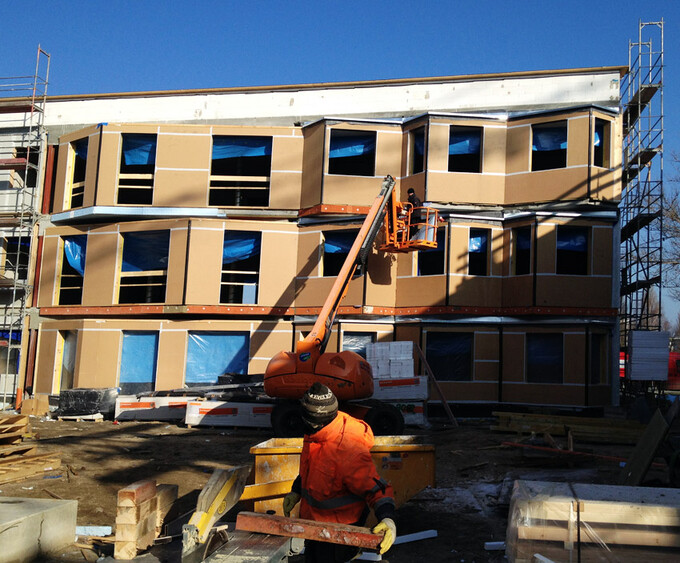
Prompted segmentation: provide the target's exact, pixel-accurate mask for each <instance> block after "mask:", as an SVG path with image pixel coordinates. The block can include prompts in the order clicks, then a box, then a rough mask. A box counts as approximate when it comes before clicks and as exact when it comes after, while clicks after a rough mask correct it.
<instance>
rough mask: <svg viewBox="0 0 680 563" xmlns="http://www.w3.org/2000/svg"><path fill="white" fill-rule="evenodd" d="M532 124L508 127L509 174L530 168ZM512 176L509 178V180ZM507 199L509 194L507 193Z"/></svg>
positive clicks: (507, 153)
mask: <svg viewBox="0 0 680 563" xmlns="http://www.w3.org/2000/svg"><path fill="white" fill-rule="evenodd" d="M530 144H531V126H530V125H524V126H516V125H514V126H512V127H508V135H507V146H506V159H507V165H506V170H507V173H508V174H517V173H518V172H527V171H529V170H530V167H531V166H530V155H529V150H530V148H531V147H530ZM509 180H510V178H508V182H509ZM506 199H507V194H506Z"/></svg>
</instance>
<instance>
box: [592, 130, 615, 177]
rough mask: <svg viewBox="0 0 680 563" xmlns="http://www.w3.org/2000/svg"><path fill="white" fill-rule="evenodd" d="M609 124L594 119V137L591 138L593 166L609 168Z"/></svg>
mask: <svg viewBox="0 0 680 563" xmlns="http://www.w3.org/2000/svg"><path fill="white" fill-rule="evenodd" d="M610 131H611V123H610V122H609V121H605V120H604V119H597V118H596V119H595V136H594V137H593V165H594V166H599V167H601V168H610V167H611V161H610V155H609V148H610V146H611V137H610Z"/></svg>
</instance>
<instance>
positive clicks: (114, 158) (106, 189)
mask: <svg viewBox="0 0 680 563" xmlns="http://www.w3.org/2000/svg"><path fill="white" fill-rule="evenodd" d="M121 149H122V146H121V137H120V135H118V134H117V133H110V132H108V127H104V128H103V134H102V148H101V155H100V158H99V183H98V184H97V195H96V197H97V201H96V204H97V205H115V204H116V197H117V193H118V171H119V170H120V158H121V157H120V151H121Z"/></svg>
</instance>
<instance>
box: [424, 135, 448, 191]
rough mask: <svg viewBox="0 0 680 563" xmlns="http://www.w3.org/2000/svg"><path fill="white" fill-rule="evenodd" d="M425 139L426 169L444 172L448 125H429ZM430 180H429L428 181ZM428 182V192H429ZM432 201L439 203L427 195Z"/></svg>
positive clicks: (446, 157)
mask: <svg viewBox="0 0 680 563" xmlns="http://www.w3.org/2000/svg"><path fill="white" fill-rule="evenodd" d="M428 129H429V135H428V139H427V168H428V170H438V171H444V170H448V169H449V131H450V125H449V124H446V125H442V124H438V123H437V124H435V123H432V124H430V127H429V128H428ZM428 180H430V179H428ZM429 187H430V186H429V181H428V190H429ZM428 197H430V198H431V199H432V200H435V201H439V200H438V199H437V198H436V197H434V196H432V195H430V194H428Z"/></svg>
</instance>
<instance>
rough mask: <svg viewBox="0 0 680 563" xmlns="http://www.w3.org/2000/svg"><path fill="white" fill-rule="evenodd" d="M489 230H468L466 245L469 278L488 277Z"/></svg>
mask: <svg viewBox="0 0 680 563" xmlns="http://www.w3.org/2000/svg"><path fill="white" fill-rule="evenodd" d="M490 234H491V230H490V229H470V241H469V243H468V274H470V275H471V276H488V275H489V239H490Z"/></svg>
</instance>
